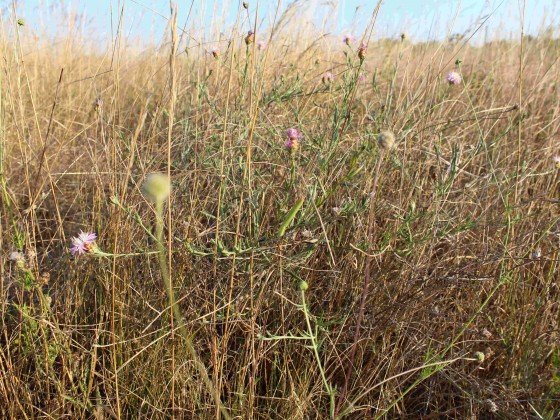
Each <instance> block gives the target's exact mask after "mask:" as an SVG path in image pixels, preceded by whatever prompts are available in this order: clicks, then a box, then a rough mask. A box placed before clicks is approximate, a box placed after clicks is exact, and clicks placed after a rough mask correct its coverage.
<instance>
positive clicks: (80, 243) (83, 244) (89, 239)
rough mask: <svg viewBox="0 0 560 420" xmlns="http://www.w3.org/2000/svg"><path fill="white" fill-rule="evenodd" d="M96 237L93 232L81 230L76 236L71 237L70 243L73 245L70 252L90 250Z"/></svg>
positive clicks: (82, 252)
mask: <svg viewBox="0 0 560 420" xmlns="http://www.w3.org/2000/svg"><path fill="white" fill-rule="evenodd" d="M96 239H97V235H96V234H95V233H89V232H83V231H82V232H80V234H79V235H78V236H77V237H75V238H72V245H74V246H73V247H72V248H70V252H71V253H72V254H76V253H78V254H79V255H82V254H85V253H87V252H90V251H91V250H92V249H93V244H94V243H95V240H96Z"/></svg>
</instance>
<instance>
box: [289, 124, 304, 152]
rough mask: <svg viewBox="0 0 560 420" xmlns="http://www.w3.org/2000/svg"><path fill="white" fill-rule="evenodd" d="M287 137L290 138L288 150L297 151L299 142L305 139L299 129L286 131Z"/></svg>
mask: <svg viewBox="0 0 560 420" xmlns="http://www.w3.org/2000/svg"><path fill="white" fill-rule="evenodd" d="M286 135H287V136H288V140H287V141H286V148H287V149H288V150H294V151H295V150H297V149H298V147H299V141H300V139H302V138H303V133H302V132H301V130H300V129H299V128H288V130H286Z"/></svg>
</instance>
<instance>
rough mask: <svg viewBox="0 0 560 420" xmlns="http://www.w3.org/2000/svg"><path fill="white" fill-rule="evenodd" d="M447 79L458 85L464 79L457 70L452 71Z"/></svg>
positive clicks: (451, 83) (450, 82)
mask: <svg viewBox="0 0 560 420" xmlns="http://www.w3.org/2000/svg"><path fill="white" fill-rule="evenodd" d="M445 79H446V80H447V81H448V82H449V84H450V85H458V84H460V83H461V81H462V80H463V79H462V78H461V75H460V74H459V73H457V72H456V71H452V72H450V73H449V74H448V75H447V77H446V78H445Z"/></svg>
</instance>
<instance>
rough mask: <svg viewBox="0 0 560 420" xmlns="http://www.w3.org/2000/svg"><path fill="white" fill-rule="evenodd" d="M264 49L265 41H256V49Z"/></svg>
mask: <svg viewBox="0 0 560 420" xmlns="http://www.w3.org/2000/svg"><path fill="white" fill-rule="evenodd" d="M264 49H266V42H265V41H262V40H261V41H259V42H257V50H259V51H262V50H264Z"/></svg>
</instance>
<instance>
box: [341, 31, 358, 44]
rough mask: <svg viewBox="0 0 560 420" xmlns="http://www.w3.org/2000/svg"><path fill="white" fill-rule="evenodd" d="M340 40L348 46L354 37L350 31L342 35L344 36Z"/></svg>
mask: <svg viewBox="0 0 560 420" xmlns="http://www.w3.org/2000/svg"><path fill="white" fill-rule="evenodd" d="M342 40H343V41H344V43H345V44H346V45H348V46H350V44H351V43H352V42H354V41H355V40H356V37H355V36H354V35H352V34H350V33H348V34H346V35H344V38H342Z"/></svg>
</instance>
